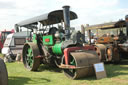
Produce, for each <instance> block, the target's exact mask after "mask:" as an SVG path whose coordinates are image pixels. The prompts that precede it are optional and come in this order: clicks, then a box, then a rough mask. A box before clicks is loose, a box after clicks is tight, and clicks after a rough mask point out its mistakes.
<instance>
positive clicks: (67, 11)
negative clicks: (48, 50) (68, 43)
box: [63, 6, 70, 40]
mask: <svg viewBox="0 0 128 85" xmlns="http://www.w3.org/2000/svg"><path fill="white" fill-rule="evenodd" d="M63 15H64V24H65V34H66V35H65V36H66V37H65V38H66V40H69V39H70V6H63Z"/></svg>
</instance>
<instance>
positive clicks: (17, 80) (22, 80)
mask: <svg viewBox="0 0 128 85" xmlns="http://www.w3.org/2000/svg"><path fill="white" fill-rule="evenodd" d="M8 80H9V82H8V83H9V84H8V85H25V84H30V85H31V84H38V83H49V82H51V80H49V79H46V78H34V80H33V79H31V78H27V77H9V78H8Z"/></svg>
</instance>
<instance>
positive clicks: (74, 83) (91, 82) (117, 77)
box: [6, 62, 128, 85]
mask: <svg viewBox="0 0 128 85" xmlns="http://www.w3.org/2000/svg"><path fill="white" fill-rule="evenodd" d="M6 66H7V69H8V76H9V85H128V81H127V80H128V64H127V65H123V64H122V65H113V64H107V65H105V68H106V71H107V78H103V79H100V80H96V78H95V76H93V77H87V78H82V79H79V80H71V79H69V78H67V77H66V76H65V75H64V74H63V72H62V71H61V70H59V69H56V68H49V67H48V66H40V69H39V71H38V72H30V71H28V70H27V69H25V68H24V66H23V64H22V63H21V62H20V63H18V62H15V63H6Z"/></svg>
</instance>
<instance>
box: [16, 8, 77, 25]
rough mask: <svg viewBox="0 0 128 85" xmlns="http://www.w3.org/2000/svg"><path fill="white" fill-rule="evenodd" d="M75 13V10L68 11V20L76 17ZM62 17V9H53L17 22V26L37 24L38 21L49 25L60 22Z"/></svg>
mask: <svg viewBox="0 0 128 85" xmlns="http://www.w3.org/2000/svg"><path fill="white" fill-rule="evenodd" d="M76 18H77V14H76V13H75V12H72V11H70V20H73V19H76ZM61 20H64V19H63V10H55V11H51V12H49V13H46V14H43V15H40V16H36V17H33V18H30V19H27V20H24V21H22V22H19V23H17V25H18V26H27V25H31V24H37V23H38V22H41V23H42V24H43V25H51V24H56V23H60V22H61Z"/></svg>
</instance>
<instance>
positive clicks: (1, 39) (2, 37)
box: [0, 29, 14, 52]
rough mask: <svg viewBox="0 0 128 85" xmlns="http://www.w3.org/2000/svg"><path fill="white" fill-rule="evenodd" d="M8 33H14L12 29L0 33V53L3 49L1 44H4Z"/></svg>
mask: <svg viewBox="0 0 128 85" xmlns="http://www.w3.org/2000/svg"><path fill="white" fill-rule="evenodd" d="M10 33H14V29H12V30H11V31H6V30H4V31H1V32H0V52H1V49H2V48H3V44H4V41H5V39H6V37H7V35H8V34H10Z"/></svg>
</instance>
